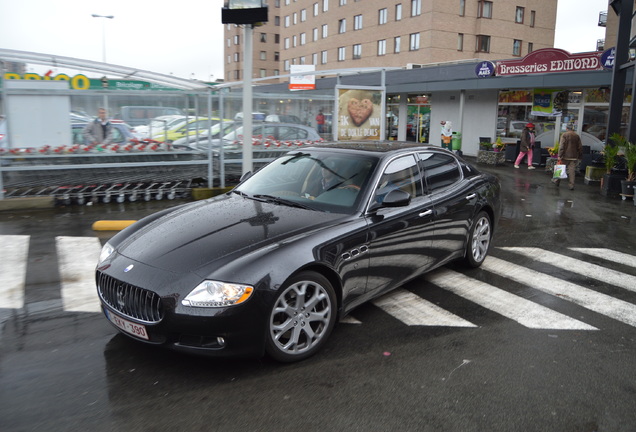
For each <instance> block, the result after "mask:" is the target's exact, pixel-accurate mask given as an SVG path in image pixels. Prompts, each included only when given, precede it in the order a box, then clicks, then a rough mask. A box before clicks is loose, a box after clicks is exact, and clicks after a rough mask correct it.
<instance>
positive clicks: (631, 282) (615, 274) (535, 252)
mask: <svg viewBox="0 0 636 432" xmlns="http://www.w3.org/2000/svg"><path fill="white" fill-rule="evenodd" d="M500 249H501V250H506V251H510V252H515V253H519V254H521V255H524V256H527V257H528V258H532V259H533V260H535V261H538V262H542V263H545V264H550V265H551V266H554V267H558V268H560V269H563V270H568V271H571V272H573V273H576V274H579V275H583V276H586V277H589V278H591V279H596V280H599V281H602V282H605V283H607V284H609V285H614V286H617V287H620V288H624V289H626V290H629V291H635V292H636V276H632V275H628V274H625V273H621V272H619V271H616V270H612V269H608V268H605V267H601V266H600V265H596V264H592V263H588V262H585V261H581V260H578V259H575V258H570V257H568V256H565V255H561V254H557V253H554V252H550V251H547V250H544V249H539V248H522V247H503V248H500Z"/></svg>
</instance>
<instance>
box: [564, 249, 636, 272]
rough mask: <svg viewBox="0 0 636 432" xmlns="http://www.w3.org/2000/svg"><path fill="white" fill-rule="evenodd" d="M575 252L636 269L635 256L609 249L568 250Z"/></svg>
mask: <svg viewBox="0 0 636 432" xmlns="http://www.w3.org/2000/svg"><path fill="white" fill-rule="evenodd" d="M569 249H570V250H573V251H575V252H581V253H584V254H586V255H591V256H593V257H597V258H603V259H606V260H610V261H613V262H616V263H621V264H625V265H627V266H630V267H634V268H636V256H635V255H628V254H626V253H622V252H617V251H615V250H611V249H604V248H569Z"/></svg>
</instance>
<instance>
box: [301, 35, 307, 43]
mask: <svg viewBox="0 0 636 432" xmlns="http://www.w3.org/2000/svg"><path fill="white" fill-rule="evenodd" d="M306 43H307V33H301V34H300V45H305V44H306Z"/></svg>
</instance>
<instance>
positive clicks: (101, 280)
mask: <svg viewBox="0 0 636 432" xmlns="http://www.w3.org/2000/svg"><path fill="white" fill-rule="evenodd" d="M97 291H98V292H99V296H100V297H101V299H102V300H103V301H104V302H106V304H108V306H110V307H112V308H113V309H114V310H116V311H117V312H119V313H121V314H122V315H125V316H127V317H130V318H134V319H137V320H140V321H144V322H147V323H158V322H159V321H161V319H162V318H163V312H162V308H161V297H159V296H158V295H157V294H155V293H153V292H152V291H148V290H146V289H143V288H139V287H137V286H134V285H130V284H127V283H125V282H122V281H119V280H117V279H115V278H112V277H110V276H108V275H106V274H104V273H102V272H97Z"/></svg>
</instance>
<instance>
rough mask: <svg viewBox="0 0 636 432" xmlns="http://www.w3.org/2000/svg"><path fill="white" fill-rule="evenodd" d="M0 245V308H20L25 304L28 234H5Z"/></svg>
mask: <svg viewBox="0 0 636 432" xmlns="http://www.w3.org/2000/svg"><path fill="white" fill-rule="evenodd" d="M1 237H2V242H1V244H2V247H0V277H2V282H1V283H0V308H9V309H20V308H22V307H23V306H24V288H25V279H26V268H27V258H28V254H29V236H28V235H3V236H1Z"/></svg>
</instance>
